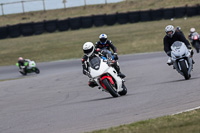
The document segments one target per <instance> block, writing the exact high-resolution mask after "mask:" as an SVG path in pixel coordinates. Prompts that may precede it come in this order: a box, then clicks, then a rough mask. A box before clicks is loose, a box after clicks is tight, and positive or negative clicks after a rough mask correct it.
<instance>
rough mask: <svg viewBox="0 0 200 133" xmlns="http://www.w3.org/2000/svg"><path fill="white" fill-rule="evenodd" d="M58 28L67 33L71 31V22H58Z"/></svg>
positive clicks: (66, 20)
mask: <svg viewBox="0 0 200 133" xmlns="http://www.w3.org/2000/svg"><path fill="white" fill-rule="evenodd" d="M57 27H58V30H59V31H67V30H69V20H68V19H65V20H58V21H57Z"/></svg>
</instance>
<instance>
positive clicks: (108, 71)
mask: <svg viewBox="0 0 200 133" xmlns="http://www.w3.org/2000/svg"><path fill="white" fill-rule="evenodd" d="M113 61H114V60H103V59H102V58H100V57H98V56H97V57H93V58H92V59H91V60H90V61H89V62H90V67H89V74H88V76H89V77H90V78H92V79H93V80H94V81H96V83H97V84H98V86H99V87H100V89H102V90H103V91H105V92H108V93H110V94H111V95H112V96H113V97H118V96H122V95H126V93H127V88H126V86H125V84H124V82H125V81H124V79H122V78H120V77H119V76H118V74H117V72H116V70H115V69H114V68H113V67H112V66H111V65H112V62H113Z"/></svg>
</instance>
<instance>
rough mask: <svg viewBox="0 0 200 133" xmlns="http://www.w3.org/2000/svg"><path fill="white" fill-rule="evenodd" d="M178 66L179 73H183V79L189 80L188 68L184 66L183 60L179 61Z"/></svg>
mask: <svg viewBox="0 0 200 133" xmlns="http://www.w3.org/2000/svg"><path fill="white" fill-rule="evenodd" d="M179 63H180V66H181V71H182V72H183V76H184V77H185V79H186V80H188V79H190V77H191V75H190V74H188V68H187V66H186V63H185V60H183V61H180V62H179Z"/></svg>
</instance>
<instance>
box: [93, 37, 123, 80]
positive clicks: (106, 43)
mask: <svg viewBox="0 0 200 133" xmlns="http://www.w3.org/2000/svg"><path fill="white" fill-rule="evenodd" d="M107 38H108V36H107V35H106V34H101V35H100V36H99V41H98V42H96V45H95V48H96V49H97V48H100V49H102V50H103V49H107V50H109V51H110V48H111V49H112V51H113V53H114V54H113V57H114V60H115V61H116V65H115V66H114V68H115V70H116V71H117V72H118V75H119V76H120V77H122V78H124V77H125V75H124V74H123V73H121V72H120V67H119V63H118V62H117V60H118V56H117V48H116V47H115V46H114V45H113V44H112V41H111V40H107Z"/></svg>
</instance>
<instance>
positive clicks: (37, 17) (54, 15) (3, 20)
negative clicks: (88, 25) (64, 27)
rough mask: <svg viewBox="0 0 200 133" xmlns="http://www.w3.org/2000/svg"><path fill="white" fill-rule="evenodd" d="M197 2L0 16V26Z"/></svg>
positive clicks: (140, 2) (153, 1) (170, 0)
mask: <svg viewBox="0 0 200 133" xmlns="http://www.w3.org/2000/svg"><path fill="white" fill-rule="evenodd" d="M199 3H200V2H199V0H190V1H189V0H167V2H166V0H126V1H124V2H120V3H112V4H107V5H105V4H103V5H89V6H86V7H84V6H83V7H74V8H66V9H58V10H48V11H36V12H29V13H24V14H23V13H21V14H12V15H4V16H0V26H5V25H13V24H18V23H27V22H38V21H43V20H53V19H59V20H62V19H66V18H69V17H79V16H89V15H96V14H111V13H116V12H128V11H137V10H147V9H158V8H169V7H174V6H175V7H179V6H185V5H188V6H192V5H196V4H199Z"/></svg>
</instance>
